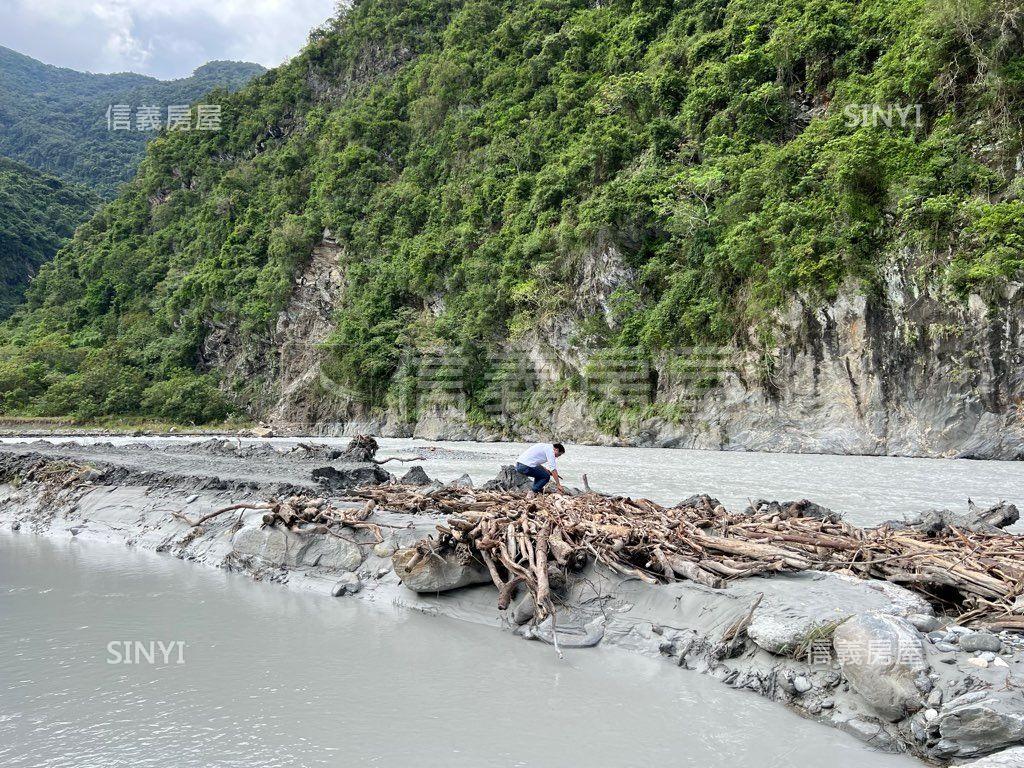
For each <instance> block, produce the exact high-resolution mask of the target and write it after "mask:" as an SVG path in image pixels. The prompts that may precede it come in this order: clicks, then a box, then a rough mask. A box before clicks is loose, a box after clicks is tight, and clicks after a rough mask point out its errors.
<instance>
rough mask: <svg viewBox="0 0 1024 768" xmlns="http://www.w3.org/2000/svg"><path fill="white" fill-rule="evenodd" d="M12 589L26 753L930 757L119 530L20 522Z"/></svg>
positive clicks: (258, 757)
mask: <svg viewBox="0 0 1024 768" xmlns="http://www.w3.org/2000/svg"><path fill="white" fill-rule="evenodd" d="M0 584H2V587H0V617H2V620H0V651H2V653H0V764H2V765H4V766H9V767H14V766H32V767H33V768H36V767H40V768H56V767H57V766H68V767H69V768H70V767H71V766H73V767H74V768H101V767H102V768H112V767H116V766H132V767H133V768H136V767H138V766H159V767H160V768H175V767H177V766H246V768H257V767H259V766H385V767H387V766H409V765H415V766H472V767H473V768H479V767H481V766H560V767H565V766H581V767H582V766H587V767H588V768H601V767H603V766H608V767H609V768H610V767H612V766H635V765H666V766H693V767H694V768H698V767H699V768H737V767H738V766H751V767H752V768H753V767H755V766H756V768H820V766H822V765H828V766H829V768H898V767H900V766H906V767H910V766H913V765H918V763H916V762H914V761H912V760H910V759H909V758H905V757H897V756H892V755H885V754H880V753H876V752H872V751H871V750H869V749H868V748H867V747H866V746H864V745H863V744H862V743H860V742H858V741H856V740H854V739H853V738H852V737H849V736H847V735H845V734H843V733H841V732H839V731H837V730H834V729H831V728H827V727H824V726H821V725H818V724H816V723H813V722H810V721H807V720H803V719H801V718H799V717H797V716H796V715H795V714H792V713H790V712H789V711H787V710H785V709H783V708H781V707H780V706H778V705H777V704H772V703H770V702H768V701H767V700H764V699H762V698H760V697H758V696H756V695H754V694H748V693H743V692H740V691H734V690H732V689H729V688H726V687H725V686H723V685H721V684H720V683H718V682H716V681H714V680H712V679H710V678H707V677H703V676H701V675H699V674H697V673H692V672H686V671H682V670H678V669H676V668H674V667H672V666H670V665H669V664H668V663H666V662H664V661H661V660H657V659H649V658H645V657H641V656H637V655H633V654H630V653H626V652H623V651H616V650H602V649H590V650H585V651H583V650H581V651H575V652H569V653H568V654H567V657H566V660H565V661H559V660H558V658H557V657H556V656H555V654H554V652H553V651H552V649H551V648H549V647H547V646H543V645H539V644H533V643H528V642H525V641H523V640H521V639H519V638H516V637H514V636H512V635H509V634H507V633H503V632H500V631H497V630H495V629H492V628H488V627H483V626H477V625H474V624H468V623H462V622H457V621H454V620H449V619H445V618H441V617H435V616H425V615H421V614H419V613H415V612H411V611H408V610H405V609H401V608H398V607H394V606H390V605H378V604H367V603H364V602H361V601H358V600H336V599H332V598H325V597H319V596H317V595H313V594H308V593H304V592H298V591H293V590H289V589H287V588H283V587H279V586H274V585H262V584H255V583H252V582H251V581H249V580H248V579H247V578H245V577H242V576H239V575H236V574H231V573H226V572H221V571H215V570H212V569H206V568H202V567H196V566H195V565H190V564H187V563H184V562H180V561H178V560H175V559H173V558H170V557H165V556H161V555H156V554H153V553H148V552H139V551H134V550H130V549H126V548H124V547H121V546H116V545H109V544H101V543H97V542H84V541H81V540H77V539H71V540H63V539H60V540H58V539H52V538H45V537H37V536H33V535H31V534H27V533H24V532H22V533H11V532H3V533H0ZM125 642H127V643H128V644H129V645H128V646H127V649H126V647H125V645H124V643H125ZM111 643H114V645H113V646H112V645H111ZM160 643H162V645H159V644H160ZM140 649H141V650H140ZM150 656H152V658H153V661H152V663H151V662H150ZM126 659H131V660H132V661H133V662H139V663H132V664H126V663H123V662H124V661H125V660H126Z"/></svg>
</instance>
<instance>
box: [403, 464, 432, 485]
mask: <svg viewBox="0 0 1024 768" xmlns="http://www.w3.org/2000/svg"><path fill="white" fill-rule="evenodd" d="M398 482H400V483H401V484H402V485H430V476H429V475H428V474H427V473H426V471H425V470H424V469H423V467H421V466H420V465H419V464H417V465H416V466H415V467H410V468H409V471H408V472H406V473H405V474H404V475H402V478H401V479H400V480H399V481H398Z"/></svg>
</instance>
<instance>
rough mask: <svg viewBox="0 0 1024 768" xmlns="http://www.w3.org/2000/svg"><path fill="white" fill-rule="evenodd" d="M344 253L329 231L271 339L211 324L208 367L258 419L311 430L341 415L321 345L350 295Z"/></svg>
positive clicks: (231, 326) (204, 358)
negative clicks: (324, 375)
mask: <svg viewBox="0 0 1024 768" xmlns="http://www.w3.org/2000/svg"><path fill="white" fill-rule="evenodd" d="M341 253H342V249H341V248H340V247H339V246H338V244H337V243H336V242H335V241H334V240H333V239H332V238H331V237H330V235H329V233H325V237H324V239H323V240H322V241H321V242H320V244H319V245H317V246H316V247H315V248H314V249H313V253H312V255H311V257H310V260H309V262H308V263H307V264H306V266H305V268H304V269H302V270H301V271H300V272H299V273H298V276H297V277H296V279H295V282H294V284H293V286H292V292H291V296H290V299H289V302H288V306H287V307H286V308H285V309H284V310H283V311H281V312H280V314H279V315H278V318H277V322H276V324H275V325H274V328H273V329H272V331H271V332H270V333H269V334H268V335H266V336H263V337H260V336H254V335H251V334H244V333H243V332H242V331H241V330H240V329H239V328H238V326H237V325H236V324H227V325H221V326H213V325H211V327H210V329H209V333H208V335H207V337H206V340H205V342H204V344H203V347H202V350H201V360H202V365H203V366H204V367H207V368H210V369H216V370H219V371H221V372H222V375H223V377H224V380H225V382H227V385H228V386H229V387H230V388H231V389H232V390H233V391H234V392H235V393H236V394H239V396H240V398H241V399H242V401H243V402H244V403H245V404H246V405H247V406H248V408H249V410H250V411H251V412H253V413H254V414H256V415H257V416H259V417H261V418H264V419H267V420H270V421H274V422H277V423H284V422H286V423H289V424H295V425H299V426H308V425H311V424H315V423H317V422H318V421H320V420H322V419H325V418H330V417H331V416H332V415H333V414H336V413H337V408H338V407H339V406H338V402H337V401H336V399H335V398H334V397H333V396H332V393H331V391H330V390H329V389H325V388H323V387H321V386H320V364H321V361H322V354H323V353H322V350H321V348H320V344H321V343H322V342H323V341H324V339H326V338H327V336H328V334H329V333H330V332H331V330H332V328H333V327H334V326H333V323H332V316H333V314H334V310H335V308H336V307H337V304H338V302H339V301H341V300H342V299H343V297H344V288H345V286H344V280H343V277H342V272H341V267H340V266H339V257H340V256H341Z"/></svg>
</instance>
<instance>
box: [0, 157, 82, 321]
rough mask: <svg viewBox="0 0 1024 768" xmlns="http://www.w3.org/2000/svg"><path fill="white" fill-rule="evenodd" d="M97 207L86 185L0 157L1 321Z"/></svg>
mask: <svg viewBox="0 0 1024 768" xmlns="http://www.w3.org/2000/svg"><path fill="white" fill-rule="evenodd" d="M99 203H100V199H99V198H98V197H97V196H96V195H95V194H93V193H92V192H91V191H90V190H88V189H85V188H84V187H80V186H78V185H76V184H69V183H66V182H63V181H61V180H60V179H56V178H54V177H52V176H47V175H45V174H42V173H39V172H38V171H35V170H32V169H31V168H26V167H25V166H23V165H20V164H18V163H15V162H12V161H10V160H7V159H5V158H2V157H0V319H2V318H5V317H7V316H8V315H9V314H10V313H11V310H12V309H13V308H14V306H15V305H16V304H17V303H18V302H19V301H20V300H21V298H22V296H23V295H24V293H25V288H26V286H27V285H28V281H29V278H30V277H31V275H33V274H35V272H36V270H37V269H39V267H40V266H42V264H44V263H45V262H47V261H49V260H50V259H51V258H53V255H54V254H55V253H56V252H57V249H58V248H60V246H61V245H62V244H63V242H64V241H65V240H66V239H67V238H68V237H70V236H71V235H72V234H74V231H75V227H77V226H78V225H79V224H81V223H82V222H83V221H85V219H87V218H88V217H89V216H90V214H91V213H92V212H93V211H94V210H95V208H96V206H97V205H99Z"/></svg>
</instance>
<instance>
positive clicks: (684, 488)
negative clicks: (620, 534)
mask: <svg viewBox="0 0 1024 768" xmlns="http://www.w3.org/2000/svg"><path fill="white" fill-rule="evenodd" d="M37 439H38V438H3V439H0V444H2V443H11V442H29V441H32V440H37ZM206 439H209V438H196V437H160V438H139V437H93V438H89V437H76V438H49V441H50V442H54V443H58V442H76V443H80V444H82V445H91V444H96V443H104V442H106V443H112V444H114V445H122V446H123V445H128V444H132V443H139V442H145V443H147V444H150V445H180V444H187V443H193V442H197V441H202V440H206ZM232 440H233V441H234V440H236V439H235V438H232ZM348 441H349V438H321V437H295V438H274V439H271V440H264V441H259V440H253V439H244V438H243V439H241V440H240V441H238V442H241V443H242V444H243V445H251V444H255V443H261V442H262V443H269V444H271V445H274V446H276V447H278V448H280V449H287V448H290V447H294V446H295V445H297V444H299V443H311V442H312V443H317V444H324V445H328V446H332V447H337V448H343V447H345V445H347V444H348ZM378 442H379V443H380V444H381V450H380V452H379V456H382V457H384V456H392V455H395V456H403V457H411V456H417V455H418V456H422V457H423V460H422V461H417V462H414V463H418V464H421V465H422V466H423V468H424V469H425V470H426V471H427V473H428V474H429V475H430V476H431V477H433V478H437V479H439V480H442V481H444V482H447V481H450V480H454V479H455V478H457V477H459V476H460V475H462V474H464V473H465V474H468V475H469V476H470V477H471V478H472V480H473V482H474V483H476V484H480V483H482V482H485V481H487V480H490V479H491V478H493V477H494V476H495V474H496V473H497V471H498V469H499V468H500V467H501V465H502V464H511V463H514V462H515V459H516V456H518V454H519V453H520V451H522V450H523V449H524V448H525V447H526V446H525V445H524V444H521V443H475V442H432V441H426V440H411V439H410V440H401V439H387V438H384V439H379V440H378ZM567 449H568V452H567V453H566V455H565V456H564V457H562V459H560V460H559V467H560V470H561V472H562V474H563V476H564V479H565V482H566V483H567V484H570V485H577V486H578V485H581V484H582V476H583V474H584V473H586V474H587V475H588V477H589V480H590V484H591V485H592V486H593V488H594V489H595V490H600V491H605V492H609V493H619V494H625V495H630V496H643V497H647V498H650V499H653V500H654V501H657V502H659V503H661V504H669V505H670V504H675V503H677V502H678V501H680V500H681V499H685V498H686V497H688V496H690V495H692V494H695V493H708V494H711V495H712V496H714V497H716V498H718V499H720V500H721V501H722V502H723V503H724V504H725V506H726V507H727V508H729V509H730V510H734V511H742V510H743V509H744V508H745V507H746V506H747V505H748V504H749V503H750V500H752V499H758V498H764V499H777V500H792V499H800V498H808V499H811V500H812V501H815V502H817V503H819V504H823V505H825V506H827V507H830V508H832V509H834V510H836V511H837V512H841V513H842V514H843V515H844V516H845V518H846V519H847V520H849V521H850V522H853V523H856V524H858V525H875V524H878V523H881V522H884V521H886V520H893V519H902V518H904V517H905V516H907V515H910V514H913V513H915V512H922V511H926V510H930V509H943V508H945V509H952V510H955V511H961V512H962V511H966V509H967V500H968V499H969V498H970V499H973V500H974V502H975V503H977V504H979V505H982V506H991V505H992V504H996V503H998V502H1000V501H1008V502H1010V503H1013V504H1016V505H1017V506H1019V507H1021V508H1022V509H1024V462H1011V461H975V460H969V459H918V458H903V457H894V456H836V455H817V454H795V453H753V452H738V451H696V450H687V449H677V448H610V447H602V446H585V445H568V446H567ZM203 458H204V457H202V456H200V457H198V458H197V461H199V460H203ZM207 460H208V459H207ZM408 466H411V464H402V463H397V462H392V463H389V464H387V465H385V468H386V469H388V470H390V471H391V472H394V473H396V474H398V475H401V474H402V473H403V472H404V471H405V470H406V468H407V467H408ZM1009 530H1011V531H1015V532H1024V524H1018V525H1017V526H1015V527H1013V528H1010V529H1009Z"/></svg>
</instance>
